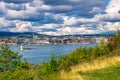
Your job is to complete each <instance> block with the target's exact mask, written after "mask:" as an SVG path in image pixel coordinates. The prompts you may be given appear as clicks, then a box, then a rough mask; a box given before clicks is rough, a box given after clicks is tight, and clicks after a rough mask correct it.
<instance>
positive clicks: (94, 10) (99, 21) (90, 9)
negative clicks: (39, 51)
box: [0, 0, 120, 35]
mask: <svg viewBox="0 0 120 80" xmlns="http://www.w3.org/2000/svg"><path fill="white" fill-rule="evenodd" d="M119 3H120V0H98V1H96V0H59V1H58V0H0V5H1V6H0V31H5V32H6V31H7V32H37V33H40V34H47V35H68V34H70V35H73V34H98V33H105V32H112V31H116V30H117V29H120V17H119V16H120V5H119Z"/></svg>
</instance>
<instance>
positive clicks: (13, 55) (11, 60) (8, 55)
mask: <svg viewBox="0 0 120 80" xmlns="http://www.w3.org/2000/svg"><path fill="white" fill-rule="evenodd" d="M20 60H21V56H20V55H18V52H13V51H11V50H10V48H9V46H8V45H3V46H1V50H0V70H1V71H6V70H14V69H15V68H16V66H18V65H19V64H20Z"/></svg>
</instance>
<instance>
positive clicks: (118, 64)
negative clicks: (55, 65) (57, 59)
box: [59, 56, 120, 80]
mask: <svg viewBox="0 0 120 80" xmlns="http://www.w3.org/2000/svg"><path fill="white" fill-rule="evenodd" d="M117 68H118V70H119V68H120V56H114V57H102V58H101V57H100V58H98V59H95V60H93V61H89V62H84V63H81V64H78V65H76V66H73V67H71V71H69V72H66V71H61V73H60V75H59V76H61V78H60V80H120V77H119V75H120V72H119V73H118V71H117V70H116V69H117ZM119 71H120V70H119ZM114 73H115V74H114Z"/></svg>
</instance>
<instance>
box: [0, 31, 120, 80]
mask: <svg viewBox="0 0 120 80" xmlns="http://www.w3.org/2000/svg"><path fill="white" fill-rule="evenodd" d="M119 48H120V31H118V34H117V35H116V36H112V37H110V38H109V40H108V43H104V40H102V41H101V43H100V44H99V45H96V46H95V47H80V48H78V49H76V50H75V51H73V52H71V53H70V54H67V55H63V56H59V57H56V56H55V55H52V57H51V59H50V60H49V61H48V62H43V63H40V64H38V65H32V64H30V63H28V62H26V61H24V62H21V57H22V56H20V55H19V54H18V53H17V52H13V51H11V50H10V49H9V46H7V45H5V46H2V47H1V50H0V80H59V76H58V75H59V72H60V71H61V70H65V71H68V72H69V71H70V70H71V68H70V67H71V66H74V65H77V64H80V63H82V62H85V61H90V60H93V59H95V58H98V57H102V56H113V55H120V53H119V52H118V53H117V52H114V50H118V49H119Z"/></svg>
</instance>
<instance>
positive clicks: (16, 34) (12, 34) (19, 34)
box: [0, 32, 48, 38]
mask: <svg viewBox="0 0 120 80" xmlns="http://www.w3.org/2000/svg"><path fill="white" fill-rule="evenodd" d="M34 35H37V36H48V35H42V34H38V33H35V32H34ZM0 37H3V38H5V37H19V38H24V37H26V38H28V37H29V38H30V37H33V32H0Z"/></svg>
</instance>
